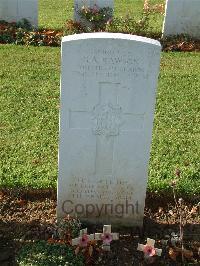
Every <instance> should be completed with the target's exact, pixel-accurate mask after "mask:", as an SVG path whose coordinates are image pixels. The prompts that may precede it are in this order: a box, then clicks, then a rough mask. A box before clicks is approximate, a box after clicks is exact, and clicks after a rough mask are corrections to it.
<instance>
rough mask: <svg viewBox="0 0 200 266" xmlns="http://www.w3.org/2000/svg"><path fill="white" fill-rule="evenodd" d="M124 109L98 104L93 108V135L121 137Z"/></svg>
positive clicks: (109, 104)
mask: <svg viewBox="0 0 200 266" xmlns="http://www.w3.org/2000/svg"><path fill="white" fill-rule="evenodd" d="M121 114H122V108H121V107H120V106H119V105H112V104H111V103H108V104H98V105H96V106H95V107H94V108H93V112H92V119H93V121H94V122H93V124H94V126H93V133H94V134H95V135H104V136H106V137H109V136H117V135H119V129H120V125H121V124H122V121H121Z"/></svg>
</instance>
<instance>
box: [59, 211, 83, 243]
mask: <svg viewBox="0 0 200 266" xmlns="http://www.w3.org/2000/svg"><path fill="white" fill-rule="evenodd" d="M57 227H58V234H59V238H60V239H64V240H65V239H66V237H68V236H71V237H72V238H75V237H77V236H78V234H79V231H80V229H81V223H80V221H79V220H78V219H75V218H73V217H70V216H67V217H65V218H63V219H60V220H59V221H58V223H57Z"/></svg>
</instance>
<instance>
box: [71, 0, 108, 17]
mask: <svg viewBox="0 0 200 266" xmlns="http://www.w3.org/2000/svg"><path fill="white" fill-rule="evenodd" d="M95 5H96V6H97V7H99V8H103V7H110V8H112V9H113V0H75V1H74V19H75V20H77V21H80V20H81V18H80V15H79V11H80V10H81V8H82V7H83V6H85V7H94V6H95Z"/></svg>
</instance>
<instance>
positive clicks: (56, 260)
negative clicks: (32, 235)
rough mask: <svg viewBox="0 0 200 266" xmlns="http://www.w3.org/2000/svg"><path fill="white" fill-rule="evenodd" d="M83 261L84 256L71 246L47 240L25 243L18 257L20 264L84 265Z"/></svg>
mask: <svg viewBox="0 0 200 266" xmlns="http://www.w3.org/2000/svg"><path fill="white" fill-rule="evenodd" d="M83 261H84V259H83V256H82V255H75V254H74V251H73V250H72V248H71V247H70V246H66V245H64V244H55V243H54V244H49V243H47V242H45V241H37V242H35V243H29V244H26V245H24V246H23V247H22V249H21V250H20V252H19V255H18V258H17V262H18V263H19V266H55V265H59V266H66V265H71V266H83V265H84V262H83Z"/></svg>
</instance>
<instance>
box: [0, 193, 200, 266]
mask: <svg viewBox="0 0 200 266" xmlns="http://www.w3.org/2000/svg"><path fill="white" fill-rule="evenodd" d="M195 201H196V203H198V199H196V200H195ZM0 203H1V204H0V266H4V265H5V266H6V265H15V254H16V253H17V252H18V251H19V249H20V247H21V246H22V245H23V244H24V243H25V242H27V241H33V240H48V239H49V238H50V237H51V235H50V233H48V227H49V226H51V225H52V224H54V223H55V221H56V192H55V191H53V190H41V191H40V190H35V191H31V192H30V191H26V192H22V191H17V190H12V191H8V190H6V191H3V190H2V191H0ZM196 206H197V205H196V204H195V203H194V202H193V203H191V202H185V203H183V208H184V215H183V216H184V223H185V225H184V248H185V249H187V250H190V251H192V252H193V254H192V255H191V256H189V258H185V262H186V264H185V265H200V257H199V254H198V253H200V216H199V207H196ZM88 231H89V232H91V233H94V232H98V231H99V232H101V231H102V228H100V227H99V228H98V227H95V226H90V227H89V228H88ZM113 231H114V229H113ZM117 232H119V233H120V239H119V241H113V242H112V243H111V251H110V252H104V253H102V254H101V255H100V256H99V257H98V258H95V259H96V260H95V261H94V262H93V265H94V264H95V265H101V266H103V265H107V266H109V265H112V266H114V265H119V266H122V265H146V262H145V261H144V256H143V253H142V252H138V251H137V244H138V243H143V244H144V243H145V242H146V238H147V237H148V238H153V239H155V240H156V247H157V248H162V250H163V252H162V257H161V258H160V257H155V258H153V261H152V264H151V265H183V264H182V263H181V257H180V254H176V255H177V256H176V260H175V261H174V260H173V259H172V257H173V256H171V257H170V256H169V249H170V247H172V248H173V249H174V247H173V246H172V243H171V242H170V239H169V236H170V234H171V233H172V232H175V233H178V232H179V216H178V214H177V211H176V209H175V207H174V204H173V201H172V202H171V203H170V200H169V199H165V200H164V198H163V199H160V200H158V199H155V198H154V197H152V196H151V195H148V196H147V200H146V208H145V217H144V227H143V229H140V228H123V229H120V230H117ZM187 263H190V264H187Z"/></svg>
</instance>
